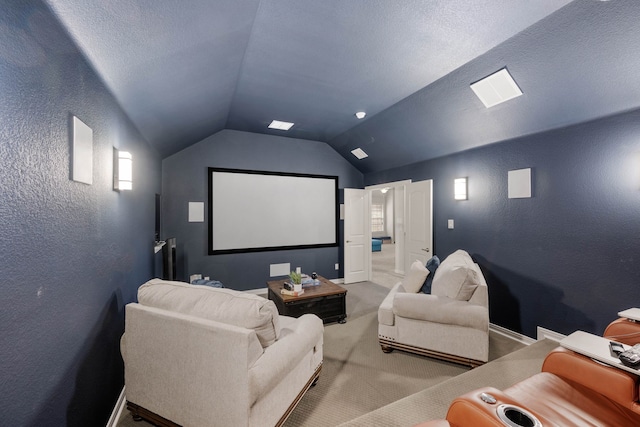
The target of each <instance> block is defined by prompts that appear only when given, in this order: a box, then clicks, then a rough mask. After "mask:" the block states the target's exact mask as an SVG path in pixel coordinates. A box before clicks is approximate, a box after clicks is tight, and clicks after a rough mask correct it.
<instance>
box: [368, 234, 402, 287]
mask: <svg viewBox="0 0 640 427" xmlns="http://www.w3.org/2000/svg"><path fill="white" fill-rule="evenodd" d="M395 247H396V245H395V244H393V243H383V244H382V250H381V251H380V252H372V253H371V274H372V276H371V281H372V282H373V283H376V284H378V285H381V286H384V287H385V288H389V289H391V288H392V287H393V285H395V284H396V283H398V282H399V281H400V280H402V277H403V276H402V275H400V274H397V273H395V272H394V270H395V262H396V258H395Z"/></svg>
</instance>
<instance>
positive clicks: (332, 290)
mask: <svg viewBox="0 0 640 427" xmlns="http://www.w3.org/2000/svg"><path fill="white" fill-rule="evenodd" d="M318 280H319V281H320V285H317V286H308V287H305V288H303V289H304V294H302V295H300V296H299V297H293V296H290V295H283V294H281V293H280V291H281V290H282V289H283V288H284V282H286V281H287V280H272V281H269V282H267V287H268V288H269V299H270V300H272V301H273V302H274V303H275V304H276V307H278V313H280V314H282V315H285V316H291V317H300V316H302V315H303V314H307V313H311V314H315V315H317V316H318V317H319V318H321V319H322V321H323V322H324V323H330V322H336V321H337V322H338V323H345V322H346V321H347V304H346V299H347V290H346V289H345V288H343V287H341V286H338V285H336V284H335V283H333V282H331V281H329V280H327V279H325V278H324V277H322V276H318Z"/></svg>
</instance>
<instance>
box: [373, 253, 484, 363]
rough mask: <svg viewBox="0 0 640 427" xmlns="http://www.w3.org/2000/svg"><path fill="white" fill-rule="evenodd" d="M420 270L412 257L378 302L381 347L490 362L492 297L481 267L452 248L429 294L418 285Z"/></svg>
mask: <svg viewBox="0 0 640 427" xmlns="http://www.w3.org/2000/svg"><path fill="white" fill-rule="evenodd" d="M418 263H419V262H418ZM422 269H424V267H422ZM419 270H420V266H418V265H416V263H414V265H413V266H412V271H411V272H409V273H408V274H407V277H405V280H404V281H403V282H400V283H397V284H396V285H395V286H394V287H393V288H392V289H391V291H390V292H389V294H388V295H387V297H386V298H385V299H384V301H383V302H382V304H381V305H380V308H379V310H378V341H379V342H380V345H381V347H382V350H383V351H384V352H390V351H392V350H394V349H398V350H404V351H409V352H413V353H417V354H421V355H426V356H431V357H436V358H440V359H445V360H450V361H453V362H456V363H462V364H467V365H469V366H471V367H474V366H478V365H481V364H483V363H485V362H487V361H488V360H489V297H488V293H487V283H486V281H485V279H484V277H483V275H482V272H481V271H480V267H478V265H477V264H476V263H474V262H473V260H472V259H471V257H470V256H469V254H468V253H467V252H465V251H463V250H458V251H456V252H454V253H453V254H451V255H449V256H448V257H447V258H446V259H445V260H444V261H443V262H442V263H441V264H440V266H439V267H438V269H437V270H436V272H435V275H434V277H433V282H432V288H431V294H424V293H420V292H419V286H415V282H416V277H418V276H419V274H418V273H417V271H419ZM424 270H426V269H424ZM422 277H426V273H425V274H424V275H423V276H422ZM422 280H424V279H422ZM417 281H418V282H419V281H420V279H419V277H418V280H417ZM407 288H408V289H407Z"/></svg>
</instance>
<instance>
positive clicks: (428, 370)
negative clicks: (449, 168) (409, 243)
mask: <svg viewBox="0 0 640 427" xmlns="http://www.w3.org/2000/svg"><path fill="white" fill-rule="evenodd" d="M383 246H384V245H383ZM343 286H344V287H345V288H346V289H347V290H348V293H347V312H348V318H347V319H348V321H347V323H346V324H345V325H339V324H332V325H327V326H325V335H324V340H325V341H324V365H323V368H322V373H321V375H320V381H319V382H318V384H317V385H316V386H315V387H313V388H312V389H310V390H309V391H308V392H307V394H306V395H305V397H304V399H302V401H301V402H300V403H299V404H298V406H297V407H296V409H295V410H294V411H293V412H292V414H291V416H290V417H289V419H288V420H287V422H286V423H285V426H286V427H295V426H309V427H328V426H336V425H338V424H340V423H343V422H346V421H348V420H352V419H354V418H357V417H359V416H361V415H363V414H366V413H368V412H371V411H374V410H376V409H378V408H381V407H383V406H385V405H387V404H389V403H392V402H395V401H397V400H399V399H402V398H404V397H407V396H410V395H412V394H414V393H417V392H419V391H422V390H424V389H426V388H429V387H432V386H434V385H436V384H439V383H442V382H443V381H446V380H448V379H451V378H454V377H456V376H458V375H460V374H463V373H465V372H468V371H469V370H470V369H469V368H468V367H465V366H461V365H457V364H453V363H449V362H444V361H439V360H435V359H430V358H427V357H422V356H417V355H413V354H410V353H405V352H401V351H394V352H392V353H390V354H385V353H383V352H382V350H381V349H380V345H379V344H378V318H377V308H378V306H379V304H380V302H382V300H383V299H384V297H385V296H386V294H387V293H388V289H387V288H384V287H381V286H378V285H377V284H375V283H371V282H363V283H355V284H350V285H343ZM376 297H377V300H376ZM366 306H368V307H369V308H368V309H367V310H365V309H364V307H366ZM358 307H362V309H361V310H356V308H358ZM350 309H354V313H353V315H351V314H350ZM523 346H524V345H523V344H520V343H516V342H514V341H513V340H511V339H508V338H505V337H503V336H501V335H498V334H493V333H492V334H491V336H490V353H491V354H490V358H491V359H496V358H498V357H500V356H502V355H504V354H508V353H509V352H512V351H514V350H516V349H519V348H522V347H523Z"/></svg>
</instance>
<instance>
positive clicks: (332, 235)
mask: <svg viewBox="0 0 640 427" xmlns="http://www.w3.org/2000/svg"><path fill="white" fill-rule="evenodd" d="M337 245H338V177H337V176H324V175H307V174H292V173H281V172H263V171H249V170H237V169H221V168H209V255H217V254H228V253H240V252H257V251H269V250H282V249H299V248H318V247H329V246H337Z"/></svg>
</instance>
